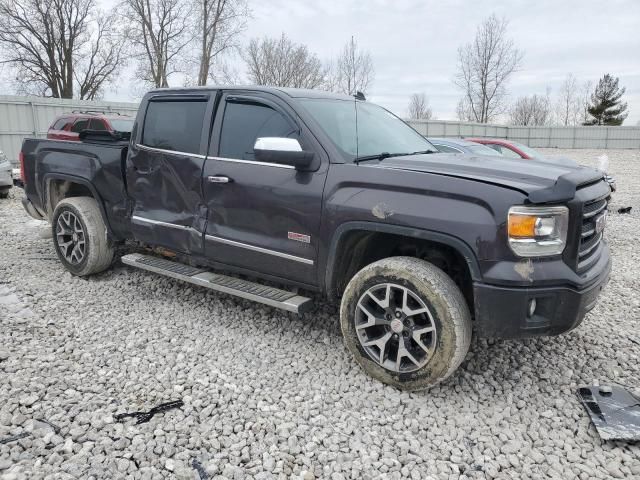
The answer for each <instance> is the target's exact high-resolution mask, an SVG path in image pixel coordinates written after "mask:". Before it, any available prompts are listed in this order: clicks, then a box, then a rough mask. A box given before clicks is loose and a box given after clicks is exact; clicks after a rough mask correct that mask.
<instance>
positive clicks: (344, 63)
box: [327, 37, 375, 95]
mask: <svg viewBox="0 0 640 480" xmlns="http://www.w3.org/2000/svg"><path fill="white" fill-rule="evenodd" d="M374 77H375V72H374V69H373V60H372V59H371V54H370V53H369V52H367V51H362V50H360V49H359V48H358V44H357V42H356V40H355V38H354V37H351V40H349V41H348V42H347V44H346V45H345V46H344V48H343V49H342V53H341V54H340V56H339V57H338V59H337V60H336V63H335V65H331V66H330V67H329V79H328V85H327V88H328V90H332V91H335V92H340V93H344V94H346V95H355V94H356V93H357V92H362V93H366V92H367V90H368V89H369V87H370V86H371V84H372V83H373V79H374Z"/></svg>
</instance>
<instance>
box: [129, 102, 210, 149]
mask: <svg viewBox="0 0 640 480" xmlns="http://www.w3.org/2000/svg"><path fill="white" fill-rule="evenodd" d="M206 109H207V99H206V98H203V99H195V100H193V99H185V100H181V99H178V98H176V99H162V100H153V99H152V100H150V101H149V104H148V106H147V111H146V114H145V119H144V125H143V129H142V139H141V143H142V145H144V146H146V147H151V148H157V149H161V150H170V151H173V152H177V153H190V154H198V153H199V152H200V140H201V136H202V126H203V122H204V116H205V112H206Z"/></svg>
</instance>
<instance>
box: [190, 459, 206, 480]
mask: <svg viewBox="0 0 640 480" xmlns="http://www.w3.org/2000/svg"><path fill="white" fill-rule="evenodd" d="M191 466H192V467H193V468H194V470H195V471H196V472H198V475H199V476H200V480H209V475H207V471H206V470H205V469H204V467H203V466H202V464H201V463H200V462H199V461H198V460H196V459H195V458H194V459H193V460H192V461H191Z"/></svg>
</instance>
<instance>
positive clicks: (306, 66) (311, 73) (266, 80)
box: [244, 33, 326, 88]
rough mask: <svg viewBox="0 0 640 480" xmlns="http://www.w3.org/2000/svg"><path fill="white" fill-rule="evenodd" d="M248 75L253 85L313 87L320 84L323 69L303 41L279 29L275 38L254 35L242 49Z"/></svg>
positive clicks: (323, 80)
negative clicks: (244, 49) (290, 36)
mask: <svg viewBox="0 0 640 480" xmlns="http://www.w3.org/2000/svg"><path fill="white" fill-rule="evenodd" d="M244 58H245V62H246V64H247V70H248V71H249V79H250V81H251V82H253V83H256V84H257V85H272V86H277V87H295V88H317V87H320V86H321V85H323V84H324V82H325V77H326V69H325V67H323V65H322V62H321V61H320V59H319V58H318V56H317V55H316V54H315V53H312V52H310V51H309V49H308V48H307V46H306V45H299V44H296V43H294V42H293V41H291V40H290V39H289V38H287V36H286V35H285V34H284V33H283V34H282V35H281V37H280V38H279V39H276V38H266V37H265V38H262V39H257V38H254V39H253V40H251V42H249V46H248V47H247V48H246V51H245V52H244Z"/></svg>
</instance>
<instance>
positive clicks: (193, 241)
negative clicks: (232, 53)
mask: <svg viewBox="0 0 640 480" xmlns="http://www.w3.org/2000/svg"><path fill="white" fill-rule="evenodd" d="M214 97H215V92H206V93H203V94H197V95H158V96H153V97H151V98H150V99H149V101H148V102H147V103H146V104H144V103H143V105H142V106H141V109H144V110H141V111H144V112H145V113H144V114H141V115H139V118H138V122H139V124H138V126H137V131H136V135H135V140H134V141H133V142H132V144H131V147H130V148H131V151H130V153H129V156H128V160H127V190H128V192H129V196H130V197H131V199H132V201H133V212H132V217H131V223H132V225H131V228H132V232H133V235H134V238H135V239H136V240H139V241H141V242H143V243H148V244H151V245H159V246H163V247H167V248H168V249H170V250H173V251H177V252H181V253H186V254H202V250H203V240H202V237H203V232H204V226H205V224H206V207H205V205H204V204H203V200H202V167H203V165H204V161H205V158H206V156H205V154H206V150H207V143H208V137H209V130H210V126H211V123H210V122H211V116H212V115H211V113H212V110H213V104H214V99H215V98H214ZM141 119H142V120H141Z"/></svg>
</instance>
